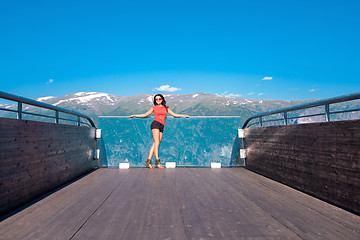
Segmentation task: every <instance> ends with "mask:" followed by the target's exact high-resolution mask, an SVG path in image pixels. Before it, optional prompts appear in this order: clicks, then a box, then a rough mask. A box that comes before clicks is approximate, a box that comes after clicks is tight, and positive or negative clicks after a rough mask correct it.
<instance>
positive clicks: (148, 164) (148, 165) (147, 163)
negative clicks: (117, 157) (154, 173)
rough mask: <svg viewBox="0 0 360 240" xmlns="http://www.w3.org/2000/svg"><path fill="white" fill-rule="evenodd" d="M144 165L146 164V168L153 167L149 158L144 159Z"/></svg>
mask: <svg viewBox="0 0 360 240" xmlns="http://www.w3.org/2000/svg"><path fill="white" fill-rule="evenodd" d="M145 166H147V167H148V168H154V167H153V166H152V165H151V159H147V160H146V162H145Z"/></svg>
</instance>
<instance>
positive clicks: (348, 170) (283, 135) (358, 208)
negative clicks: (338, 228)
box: [244, 120, 360, 214]
mask: <svg viewBox="0 0 360 240" xmlns="http://www.w3.org/2000/svg"><path fill="white" fill-rule="evenodd" d="M244 142H245V148H246V154H247V156H246V167H247V168H248V169H250V170H252V171H254V172H257V173H260V174H262V175H264V176H267V177H269V178H272V179H274V180H277V181H279V182H282V183H284V184H287V185H289V186H291V187H294V188H296V189H299V190H301V191H303V192H306V193H309V194H311V195H313V196H315V197H318V198H320V199H323V200H325V201H328V202H330V203H333V204H335V205H337V206H340V207H342V208H344V209H347V210H349V211H352V212H355V213H357V214H360V121H359V120H352V121H339V122H326V123H311V124H298V125H289V126H271V127H263V128H260V127H257V128H248V129H246V130H245V140H244Z"/></svg>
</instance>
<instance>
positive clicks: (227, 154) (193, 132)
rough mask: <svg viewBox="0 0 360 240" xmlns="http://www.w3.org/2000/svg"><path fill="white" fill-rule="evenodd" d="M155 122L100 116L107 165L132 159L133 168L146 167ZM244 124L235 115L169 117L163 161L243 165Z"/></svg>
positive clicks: (161, 156) (188, 164) (204, 165)
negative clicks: (239, 134) (240, 153)
mask: <svg viewBox="0 0 360 240" xmlns="http://www.w3.org/2000/svg"><path fill="white" fill-rule="evenodd" d="M152 121H153V118H134V119H129V118H124V117H119V118H108V117H100V119H99V128H100V129H102V138H103V141H104V143H105V149H106V155H107V162H103V165H104V166H108V167H118V166H119V163H122V162H128V163H130V167H144V162H145V161H146V159H147V157H148V154H149V150H150V148H151V146H152V144H153V138H152V134H151V131H150V125H151V122H152ZM240 127H241V121H240V118H234V117H227V118H224V117H194V118H190V119H186V118H172V117H168V118H167V119H166V124H165V130H164V135H163V139H162V141H161V144H160V149H159V156H160V159H161V162H162V163H165V162H176V165H177V166H184V167H185V166H189V167H210V164H211V162H220V163H221V165H222V166H243V165H244V162H243V160H242V159H240V158H239V156H238V155H239V154H238V152H239V142H240V141H239V139H238V137H237V133H238V129H239V128H240ZM105 149H103V150H102V151H104V150H105ZM154 159H155V157H154V158H153V161H154Z"/></svg>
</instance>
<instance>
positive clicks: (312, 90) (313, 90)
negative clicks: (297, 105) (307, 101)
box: [309, 89, 319, 92]
mask: <svg viewBox="0 0 360 240" xmlns="http://www.w3.org/2000/svg"><path fill="white" fill-rule="evenodd" d="M318 90H319V89H310V90H309V92H315V91H318Z"/></svg>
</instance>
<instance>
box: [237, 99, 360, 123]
mask: <svg viewBox="0 0 360 240" xmlns="http://www.w3.org/2000/svg"><path fill="white" fill-rule="evenodd" d="M357 99H360V92H357V93H352V94H348V95H343V96H339V97H334V98H328V99H323V100H318V101H314V102H309V103H304V104H300V105H296V106H292V107H287V108H281V109H277V110H273V111H269V112H263V113H259V114H255V115H253V116H251V117H249V118H248V119H247V120H246V121H245V123H244V125H243V126H242V128H243V129H244V128H246V127H249V126H251V125H254V124H258V123H260V126H262V123H264V122H270V121H284V125H287V123H288V120H289V119H295V118H304V117H312V116H319V115H325V118H326V121H330V115H331V114H337V113H345V112H355V111H360V109H352V110H343V111H334V112H331V111H330V107H329V105H330V104H334V103H339V102H347V101H352V100H357ZM319 106H324V107H325V111H324V113H320V114H312V115H306V116H299V117H288V116H287V113H288V112H292V111H296V110H301V109H306V108H312V107H319ZM278 113H283V114H284V115H283V118H281V119H276V120H273V119H272V120H263V119H262V117H265V116H269V115H274V114H278ZM257 118H258V119H259V122H256V123H254V124H250V125H249V126H248V123H249V122H250V121H251V120H253V119H257Z"/></svg>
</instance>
